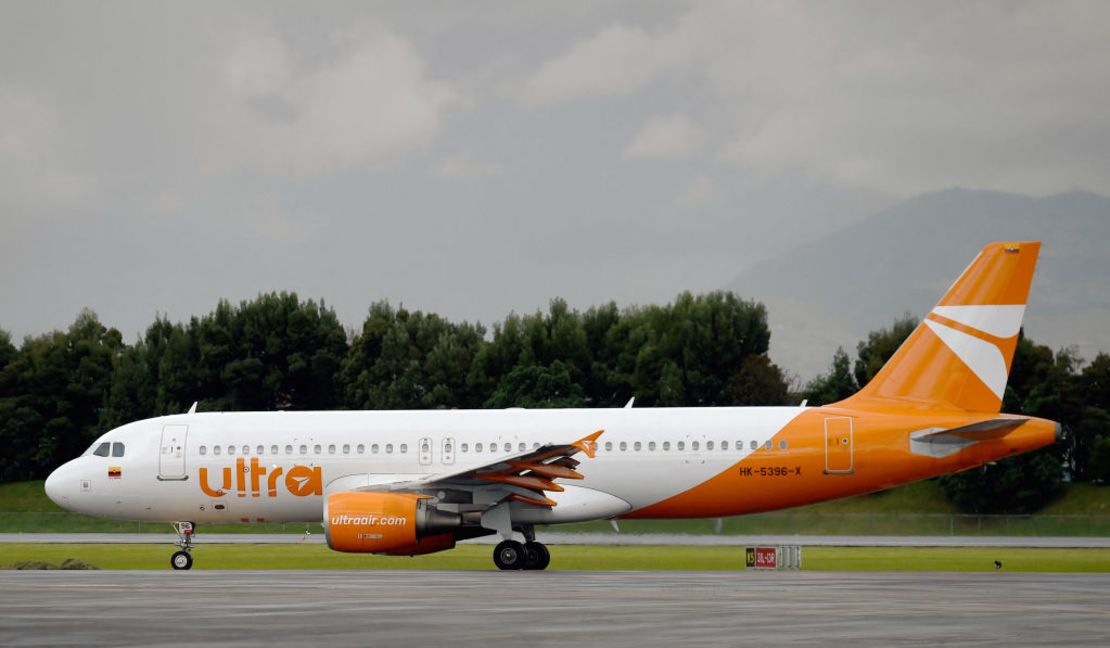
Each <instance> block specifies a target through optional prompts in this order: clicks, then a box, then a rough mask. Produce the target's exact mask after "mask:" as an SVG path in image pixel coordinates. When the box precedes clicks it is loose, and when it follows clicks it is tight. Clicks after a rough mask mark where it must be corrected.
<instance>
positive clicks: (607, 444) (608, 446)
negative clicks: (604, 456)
mask: <svg viewBox="0 0 1110 648" xmlns="http://www.w3.org/2000/svg"><path fill="white" fill-rule="evenodd" d="M612 450H613V442H612V441H606V442H605V452H610V451H612Z"/></svg>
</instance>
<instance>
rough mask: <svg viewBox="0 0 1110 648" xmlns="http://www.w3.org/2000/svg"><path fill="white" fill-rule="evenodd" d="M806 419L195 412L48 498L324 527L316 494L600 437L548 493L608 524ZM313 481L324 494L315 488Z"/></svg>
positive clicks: (211, 518) (121, 431)
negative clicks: (559, 487) (605, 504)
mask: <svg viewBox="0 0 1110 648" xmlns="http://www.w3.org/2000/svg"><path fill="white" fill-rule="evenodd" d="M803 411H804V409H803V408H799V407H768V408H644V409H564V410H522V409H509V410H438V411H335V412H244V413H190V414H181V415H174V416H166V417H161V418H155V419H148V420H144V421H138V422H135V423H131V424H128V425H125V426H122V427H120V428H117V429H115V430H112V431H110V432H108V433H106V434H105V435H103V436H102V437H101V438H100V439H99V440H98V441H97V443H96V444H94V445H93V447H92V448H90V453H86V454H85V455H83V456H81V457H79V458H77V459H74V460H73V461H70V462H68V463H67V464H65V465H64V466H62V467H60V468H59V469H58V470H56V471H55V472H54V473H53V474H52V475H51V476H50V478H49V480H48V481H47V485H46V489H47V492H48V493H49V495H50V497H51V498H52V499H54V501H56V502H58V503H59V504H61V505H62V506H64V507H66V508H68V509H70V510H74V511H79V512H82V513H88V514H91V515H99V516H107V517H113V518H121V519H133V520H151V521H155V520H157V521H178V520H191V521H196V522H205V523H219V522H256V521H267V522H289V521H304V522H319V521H320V520H321V516H322V510H323V496H324V495H326V494H328V493H329V492H333V491H336V490H348V489H352V488H357V487H361V486H368V485H373V484H375V483H381V484H384V483H389V482H396V481H399V480H403V479H406V478H415V477H417V476H427V475H436V474H444V473H448V472H453V471H457V470H459V469H463V468H467V467H469V466H474V467H478V466H482V465H486V464H489V463H491V462H492V461H495V460H496V459H498V458H499V457H506V456H509V455H513V454H516V453H518V452H520V451H523V450H526V449H531V448H533V447H536V446H539V445H542V444H546V443H566V442H567V441H568V440H573V439H577V438H580V437H582V436H584V435H586V434H589V433H591V432H593V431H596V430H604V433H603V434H602V435H601V437H600V438H599V439H598V451H597V456H596V457H595V458H593V459H587V460H584V461H585V463H584V464H583V466H582V467H581V472H582V474H583V475H584V477H585V478H584V479H583V480H581V481H577V482H574V483H573V485H572V486H569V487H568V490H567V493H556V494H552V497H553V498H554V499H555V500H557V501H558V500H559V499H560V497H565V498H568V499H570V498H574V497H581V495H582V493H584V492H586V493H591V492H592V493H596V494H598V496H599V497H601V496H602V494H603V495H604V496H608V497H609V498H610V499H611V498H617V499H618V500H620V501H621V502H623V503H627V504H626V505H624V506H622V507H620V508H621V509H622V510H616V509H612V510H603V511H602V513H603V515H602V517H612V516H613V515H615V514H621V513H625V512H628V511H635V510H636V509H639V508H642V507H645V506H648V505H651V504H653V503H656V502H659V501H662V500H664V499H667V498H669V497H672V496H674V495H677V494H679V493H682V492H683V491H686V490H688V489H690V488H693V487H695V486H697V485H698V484H701V483H703V482H705V481H706V480H708V479H710V478H711V477H713V476H714V475H716V474H718V473H720V472H722V471H724V470H726V469H728V468H729V467H730V466H733V465H735V464H737V463H738V462H740V461H741V460H743V459H744V458H745V457H746V456H748V455H749V454H751V453H752V452H754V451H755V449H756V448H760V447H764V446H765V444H767V443H768V442H769V441H770V440H771V438H772V437H773V436H774V435H775V434H776V433H777V432H779V431H780V430H781V429H782V428H783V427H784V426H785V425H786V424H787V423H789V422H790V421H791V420H792V419H794V418H795V417H796V416H798V414H800V413H801V412H803ZM103 443H122V444H123V448H124V450H123V456H119V457H113V456H97V455H95V454H92V451H93V450H95V449H96V448H97V447H98V445H99V444H103ZM297 467H300V468H297ZM294 469H296V470H294ZM252 471H253V472H255V473H259V474H257V475H252V474H251V473H252ZM241 472H243V473H245V474H243V475H240V473H241ZM314 476H318V479H319V487H320V488H319V489H317V490H315V491H313V489H312V488H311V487H312V485H313V484H312V482H313V480H314V479H316V477H314ZM582 489H589V490H588V491H583V490H582ZM298 490H300V491H301V492H300V493H298V492H297V491H298ZM572 509H573V507H570V506H567V507H563V510H564V511H566V513H564V514H563V515H564V517H562V518H559V517H554V518H551V519H550V521H553V522H560V521H577V519H589V518H590V517H591V516H596V514H597V513H598V511H597V510H592V509H591V510H590V511H589V515H582V516H575V515H573V514H572V513H571V511H572ZM554 510H555V511H559V508H558V507H556V508H555V509H554ZM583 510H585V509H583Z"/></svg>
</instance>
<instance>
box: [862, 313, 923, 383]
mask: <svg viewBox="0 0 1110 648" xmlns="http://www.w3.org/2000/svg"><path fill="white" fill-rule="evenodd" d="M915 328H917V318H916V317H914V316H913V315H910V314H909V313H906V314H905V315H903V316H902V317H900V318H898V319H896V320H894V323H893V324H891V326H890V328H881V329H879V330H877V331H871V332H870V333H868V334H867V339H866V340H862V341H860V343H859V344H858V345H856V361H855V365H854V368H853V374H854V376H855V379H856V384H857V385H859V386H860V387H863V386H864V385H866V384H867V383H868V382H870V381H871V379H872V378H874V377H875V374H877V373H879V369H882V368H883V365H884V364H886V361H887V360H890V358H891V357H892V356H893V355H894V352H895V351H897V350H898V347H900V346H902V343H903V342H905V341H906V338H908V337H909V336H910V333H913V330H914V329H915Z"/></svg>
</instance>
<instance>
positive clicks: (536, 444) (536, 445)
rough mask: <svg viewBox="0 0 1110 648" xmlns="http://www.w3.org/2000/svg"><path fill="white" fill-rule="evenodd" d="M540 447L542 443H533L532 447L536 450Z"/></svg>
mask: <svg viewBox="0 0 1110 648" xmlns="http://www.w3.org/2000/svg"><path fill="white" fill-rule="evenodd" d="M539 447H540V444H539V443H538V442H537V443H533V444H532V449H533V450H535V449H536V448H539Z"/></svg>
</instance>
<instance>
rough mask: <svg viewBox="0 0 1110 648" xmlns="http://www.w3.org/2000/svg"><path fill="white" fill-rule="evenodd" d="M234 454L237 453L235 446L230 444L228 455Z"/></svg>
mask: <svg viewBox="0 0 1110 648" xmlns="http://www.w3.org/2000/svg"><path fill="white" fill-rule="evenodd" d="M233 454H235V446H228V447H227V456H229V457H230V456H231V455H233Z"/></svg>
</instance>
